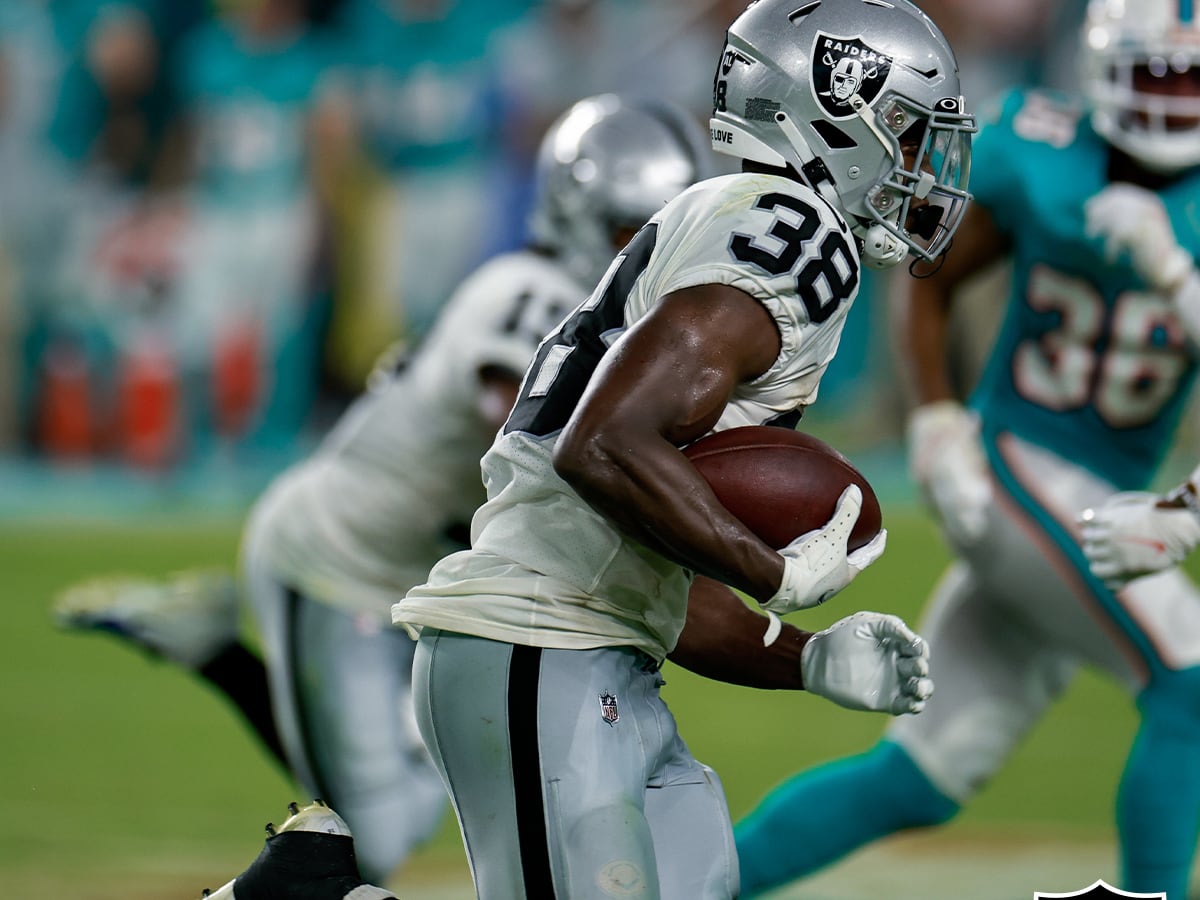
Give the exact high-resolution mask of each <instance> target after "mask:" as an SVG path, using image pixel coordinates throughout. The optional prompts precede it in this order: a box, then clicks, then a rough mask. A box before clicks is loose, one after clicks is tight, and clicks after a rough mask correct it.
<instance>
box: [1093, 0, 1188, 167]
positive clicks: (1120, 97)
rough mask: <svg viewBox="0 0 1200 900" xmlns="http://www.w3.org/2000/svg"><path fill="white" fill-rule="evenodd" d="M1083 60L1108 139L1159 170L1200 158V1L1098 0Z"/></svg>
mask: <svg viewBox="0 0 1200 900" xmlns="http://www.w3.org/2000/svg"><path fill="white" fill-rule="evenodd" d="M1081 61H1082V63H1083V84H1084V87H1085V89H1086V91H1087V94H1088V98H1089V100H1090V102H1091V104H1092V125H1093V127H1094V128H1095V129H1096V131H1097V132H1098V133H1099V134H1100V135H1101V136H1102V137H1104V139H1105V140H1107V141H1108V142H1109V143H1111V144H1112V145H1113V146H1115V147H1118V148H1119V149H1121V150H1123V151H1124V152H1125V153H1127V154H1129V155H1130V156H1132V157H1133V158H1134V159H1136V160H1138V161H1139V162H1141V163H1142V164H1143V165H1145V166H1146V167H1147V168H1149V169H1151V170H1153V171H1158V172H1166V173H1171V172H1177V171H1179V170H1181V169H1185V168H1188V167H1190V166H1194V165H1197V164H1200V0H1091V2H1090V3H1089V4H1088V12H1087V19H1086V22H1085V24H1084V29H1083V50H1082V54H1081Z"/></svg>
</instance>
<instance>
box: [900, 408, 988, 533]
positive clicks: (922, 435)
mask: <svg viewBox="0 0 1200 900" xmlns="http://www.w3.org/2000/svg"><path fill="white" fill-rule="evenodd" d="M908 468H909V472H910V473H911V474H912V477H913V480H914V481H916V483H917V484H918V485H919V486H920V488H921V492H922V494H923V495H924V496H925V500H926V502H927V503H928V504H929V506H930V508H932V509H933V511H934V514H935V515H936V516H937V517H938V520H939V521H940V522H941V524H942V528H943V529H944V530H945V532H946V536H947V537H948V538H949V539H950V540H951V541H952V542H954V543H957V544H970V543H973V542H974V541H975V540H976V539H978V538H979V536H980V535H981V534H983V529H984V527H985V525H986V524H987V510H988V507H989V506H990V505H991V502H992V482H991V479H990V478H989V477H988V466H987V458H986V457H985V456H984V453H983V445H982V444H981V443H980V441H979V417H978V416H976V415H975V414H974V413H972V412H970V411H968V410H967V409H965V408H964V407H963V406H962V404H960V403H958V402H956V401H954V400H939V401H937V402H934V403H926V404H925V405H923V406H918V407H917V408H916V409H914V410H913V411H912V413H911V414H910V415H909V417H908Z"/></svg>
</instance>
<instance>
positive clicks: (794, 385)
mask: <svg viewBox="0 0 1200 900" xmlns="http://www.w3.org/2000/svg"><path fill="white" fill-rule="evenodd" d="M858 282H859V260H858V254H857V251H856V249H855V245H854V242H853V239H852V238H851V236H850V233H849V229H848V227H847V226H846V224H845V222H844V221H843V220H842V218H841V216H840V215H839V214H838V213H836V212H835V211H834V210H833V208H832V207H830V206H829V205H828V204H827V203H826V202H825V201H824V200H823V199H821V198H820V197H819V196H818V195H817V194H815V193H814V192H813V191H812V190H810V189H809V188H807V187H805V186H803V185H801V184H799V183H797V182H795V181H792V180H789V179H786V178H782V177H779V176H775V175H758V174H738V175H727V176H723V177H720V178H713V179H709V180H707V181H704V182H701V183H700V184H698V185H695V186H693V187H692V188H690V189H688V190H687V191H685V192H684V193H683V194H681V195H680V196H679V197H677V198H676V199H675V200H673V201H671V203H669V204H668V205H667V206H666V207H665V208H664V209H663V210H662V211H661V212H660V213H659V214H658V215H656V216H655V217H654V218H653V219H651V221H650V222H649V223H648V224H647V225H646V227H644V228H643V229H642V230H641V231H640V232H638V235H637V236H636V237H635V238H634V239H633V240H632V241H631V242H630V244H629V246H628V247H626V248H625V250H624V251H623V252H622V253H621V255H619V256H618V257H617V258H616V259H615V260H614V261H613V263H612V265H611V266H610V267H609V270H608V272H607V273H606V275H605V277H604V279H603V280H602V281H601V283H600V285H599V286H598V287H597V288H596V290H595V291H594V292H593V294H592V295H591V297H589V298H588V300H587V301H586V302H584V303H583V304H582V305H581V306H580V307H579V308H578V309H576V310H575V311H574V313H572V315H571V316H569V317H568V318H567V319H566V320H564V321H563V323H562V324H561V325H560V326H559V328H558V329H557V330H556V331H555V332H554V333H553V334H552V335H550V336H548V337H547V338H546V340H545V341H543V343H542V346H541V347H540V348H539V349H538V353H537V357H536V358H535V360H534V362H533V364H532V365H531V367H530V369H529V371H528V372H527V373H526V375H525V380H524V382H523V384H522V387H521V396H520V399H519V400H518V401H517V405H516V407H515V408H514V410H513V413H512V415H511V416H510V417H509V420H508V422H507V424H506V425H505V427H504V429H503V430H502V432H501V434H500V435H499V436H498V437H497V440H496V442H495V443H494V444H493V445H492V448H491V449H490V450H489V451H488V453H487V455H486V456H485V457H484V460H483V472H484V480H485V483H486V486H487V492H488V502H487V503H486V504H485V505H484V506H483V507H482V508H481V509H480V510H479V511H478V512H477V513H476V515H475V518H474V519H473V521H472V524H471V538H472V549H471V550H469V551H464V552H460V553H456V554H454V555H452V556H450V557H448V558H446V559H444V560H442V561H441V562H440V563H438V565H437V566H435V567H434V569H433V570H432V572H431V573H430V576H429V580H428V582H427V583H426V584H424V585H421V586H419V587H416V588H414V589H413V590H411V591H409V593H408V596H407V597H406V598H405V599H404V600H403V601H401V602H400V603H398V604H397V605H396V607H395V609H394V610H393V613H392V618H393V621H395V622H397V623H402V624H407V625H412V626H432V627H436V628H442V629H445V630H448V631H457V632H463V633H467V634H475V635H479V636H482V637H486V638H491V639H494V640H503V641H509V642H512V643H517V644H531V645H535V646H544V647H558V648H566V649H583V648H591V647H600V646H633V647H638V648H640V649H642V650H644V651H645V652H647V653H649V654H650V655H652V656H654V657H655V658H658V659H661V658H663V657H664V656H665V655H666V654H667V653H668V652H669V651H670V650H671V648H673V647H674V645H675V641H676V639H677V638H678V636H679V632H680V630H681V629H682V627H683V621H684V617H685V615H686V611H687V592H688V587H689V585H690V576H689V574H688V573H687V572H686V571H684V569H683V568H681V567H680V566H678V565H676V564H675V563H672V562H670V561H668V560H667V559H665V558H663V557H662V556H659V555H658V554H656V553H653V552H651V551H650V550H647V549H646V548H645V547H643V546H641V545H640V544H638V543H636V542H635V541H632V540H630V539H628V538H626V537H625V536H623V535H622V534H621V533H620V532H619V531H618V530H617V529H616V527H615V526H614V525H612V524H611V523H610V522H609V521H608V520H607V519H606V518H605V517H604V516H602V515H600V514H599V513H597V512H596V511H595V510H594V509H592V507H590V506H589V505H588V504H587V503H585V502H584V501H583V500H582V499H581V498H580V497H579V496H578V494H576V493H575V492H574V491H573V490H572V489H571V488H570V487H569V486H568V485H567V484H566V482H564V481H563V480H562V479H561V478H559V477H558V476H557V475H556V474H555V472H554V468H553V465H552V462H551V455H552V453H553V449H554V444H555V441H556V440H557V437H558V434H559V433H560V432H561V430H562V428H563V426H564V425H565V424H566V423H567V420H568V419H569V417H570V415H571V413H572V412H573V411H574V409H575V407H576V405H577V404H578V402H579V399H580V397H581V396H582V394H583V391H584V389H585V387H586V386H587V382H588V380H589V379H590V377H591V376H592V373H593V372H594V371H595V369H596V366H597V365H598V363H599V362H600V359H601V357H602V356H603V354H604V353H605V352H606V351H607V350H608V348H609V347H611V346H612V345H613V343H615V342H616V341H617V340H619V339H620V337H621V335H622V334H624V333H625V331H626V330H627V329H629V328H630V326H632V325H633V324H634V323H636V322H637V321H638V320H640V319H641V318H643V317H644V316H645V315H646V314H647V313H648V312H649V311H650V309H651V308H652V307H653V306H654V304H655V303H657V302H658V300H659V299H660V298H662V297H665V296H666V295H668V294H670V293H672V292H674V291H678V290H680V289H682V288H686V287H690V286H695V285H700V284H712V283H720V284H728V285H732V286H734V287H736V288H739V289H741V290H743V291H745V292H746V293H747V294H749V295H751V296H752V297H754V298H756V299H757V300H759V301H760V302H761V303H762V304H763V305H764V306H765V307H766V308H767V310H768V311H769V312H770V313H771V315H772V317H773V318H774V320H775V324H776V327H777V328H778V329H779V335H780V338H781V351H780V354H779V357H778V358H777V359H776V360H775V363H774V364H773V365H772V366H771V368H770V369H769V370H768V371H767V372H765V373H764V374H763V375H761V376H759V377H758V378H756V379H754V380H753V381H750V382H747V383H744V384H742V385H741V386H740V387H739V388H738V389H737V390H736V391H735V392H734V395H733V397H732V399H731V400H730V402H729V404H728V406H727V407H726V408H725V410H724V412H723V414H722V415H721V418H720V420H719V422H718V424H717V426H716V429H715V430H722V429H726V428H732V427H735V426H739V425H760V424H764V423H770V422H789V423H794V421H795V419H796V418H797V417H798V413H799V411H801V410H802V409H803V408H804V407H805V406H808V405H809V404H810V403H812V402H813V400H815V399H816V396H817V386H818V383H819V382H820V380H821V376H822V374H823V373H824V371H825V369H826V367H827V366H828V365H829V362H830V360H831V359H833V356H834V354H835V353H836V352H837V346H838V341H839V339H840V337H841V333H842V325H843V323H844V321H845V317H846V313H847V312H848V311H849V309H850V306H851V304H852V302H853V300H854V297H855V296H856V294H857V292H858Z"/></svg>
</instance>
